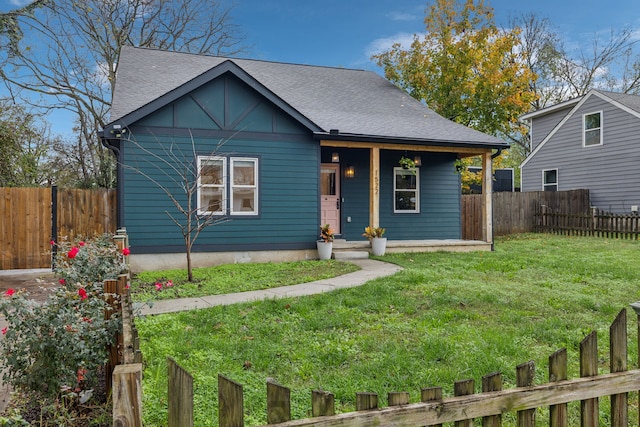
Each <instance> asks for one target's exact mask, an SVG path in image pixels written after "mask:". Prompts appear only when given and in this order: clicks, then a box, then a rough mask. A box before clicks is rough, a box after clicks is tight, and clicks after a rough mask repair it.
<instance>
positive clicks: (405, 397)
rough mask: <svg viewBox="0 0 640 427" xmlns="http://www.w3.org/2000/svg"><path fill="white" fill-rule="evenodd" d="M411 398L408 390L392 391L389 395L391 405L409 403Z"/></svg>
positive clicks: (388, 399)
mask: <svg viewBox="0 0 640 427" xmlns="http://www.w3.org/2000/svg"><path fill="white" fill-rule="evenodd" d="M409 398H410V396H409V393H407V392H406V391H401V392H391V393H389V394H388V395H387V401H388V402H389V406H399V405H408V404H409Z"/></svg>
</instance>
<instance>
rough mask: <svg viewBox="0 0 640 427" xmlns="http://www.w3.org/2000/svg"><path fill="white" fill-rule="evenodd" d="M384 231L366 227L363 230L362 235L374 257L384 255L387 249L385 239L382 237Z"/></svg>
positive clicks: (380, 228) (378, 228)
mask: <svg viewBox="0 0 640 427" xmlns="http://www.w3.org/2000/svg"><path fill="white" fill-rule="evenodd" d="M384 232H385V229H384V228H382V227H373V226H368V227H365V228H364V233H362V235H363V236H364V237H366V238H367V239H369V241H370V242H371V253H372V254H373V255H374V256H382V255H384V253H385V251H386V249H387V238H386V237H382V236H383V235H384Z"/></svg>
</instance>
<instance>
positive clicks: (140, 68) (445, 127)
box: [111, 46, 508, 148]
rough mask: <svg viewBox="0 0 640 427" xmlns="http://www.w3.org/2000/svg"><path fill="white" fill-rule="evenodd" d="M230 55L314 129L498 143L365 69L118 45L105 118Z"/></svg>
mask: <svg viewBox="0 0 640 427" xmlns="http://www.w3.org/2000/svg"><path fill="white" fill-rule="evenodd" d="M226 61H232V62H233V63H234V64H236V65H237V66H238V67H239V68H241V69H242V70H243V71H244V72H246V73H247V74H248V75H250V76H251V77H252V78H253V79H255V80H257V81H258V82H259V83H260V84H261V85H262V86H264V87H265V88H266V89H267V90H269V91H270V92H272V93H273V94H274V95H276V96H277V97H278V98H279V99H280V100H282V101H283V102H284V103H286V104H287V105H288V106H290V107H291V108H293V109H294V110H296V111H297V112H299V113H300V114H301V115H302V116H304V117H306V118H307V119H308V120H309V121H310V122H312V123H314V124H315V125H317V128H318V129H315V131H316V132H319V133H322V132H327V133H328V132H329V131H330V130H332V129H338V130H339V131H340V133H341V134H347V135H353V136H361V137H367V138H370V139H372V140H375V139H376V138H379V139H389V140H398V141H403V140H404V141H416V142H423V143H424V142H439V143H451V144H454V145H458V144H463V145H467V144H468V145H473V146H489V147H494V148H498V147H501V148H504V147H506V146H508V144H507V143H506V142H504V141H502V140H499V139H497V138H494V137H493V136H490V135H486V134H484V133H481V132H478V131H475V130H473V129H470V128H468V127H466V126H462V125H459V124H457V123H454V122H452V121H450V120H447V119H445V118H443V117H441V116H439V115H438V114H436V113H435V112H433V111H432V110H431V109H429V108H427V107H426V106H424V105H423V104H421V103H420V102H418V101H416V100H415V99H413V98H411V97H410V96H409V95H408V94H407V93H406V92H404V91H402V90H400V89H398V88H397V87H395V86H394V85H393V84H391V83H390V82H388V81H387V80H385V79H384V78H382V77H381V76H379V75H378V74H376V73H374V72H371V71H363V70H354V69H344V68H331V67H319V66H309V65H297V64H286V63H279V62H267V61H257V60H247V59H230V58H222V57H214V56H204V55H195V54H187V53H178V52H167V51H160V50H153V49H142V48H134V47H128V46H126V47H123V49H122V52H121V54H120V61H119V63H118V70H117V81H116V86H115V90H114V94H113V102H112V107H111V122H112V123H114V122H117V121H119V120H124V121H125V122H126V118H127V116H128V115H130V114H132V113H135V112H136V111H138V110H140V109H141V108H143V107H144V106H145V105H148V104H149V103H150V102H152V101H155V100H157V99H158V98H161V97H163V96H165V95H167V94H169V93H170V92H171V91H173V90H175V89H178V88H180V87H181V86H183V85H185V84H186V83H188V82H190V81H192V80H193V79H195V78H196V77H198V76H200V75H202V74H203V73H206V72H208V71H210V70H212V69H214V68H215V67H217V66H219V65H221V64H223V63H224V62H226Z"/></svg>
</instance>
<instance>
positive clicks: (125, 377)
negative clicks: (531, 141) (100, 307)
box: [104, 230, 142, 427]
mask: <svg viewBox="0 0 640 427" xmlns="http://www.w3.org/2000/svg"><path fill="white" fill-rule="evenodd" d="M114 241H115V243H116V245H117V246H118V250H119V251H122V249H124V248H126V247H129V238H128V236H127V234H126V231H125V230H117V231H116V234H115V236H114ZM130 284H131V274H130V272H128V271H127V272H125V273H123V274H121V275H119V276H118V278H117V279H116V280H105V281H104V291H105V294H106V295H108V297H107V298H108V299H107V302H108V303H109V305H110V306H111V310H109V311H106V312H105V316H106V317H107V316H112V315H114V314H115V313H118V314H119V315H120V317H121V318H122V327H121V329H120V330H119V331H118V334H117V336H116V338H115V340H114V343H113V344H112V345H111V346H110V348H109V349H108V361H107V363H106V364H105V375H106V378H105V379H106V387H107V394H109V393H110V392H111V397H112V400H113V425H114V426H138V427H142V352H141V351H140V338H139V337H138V330H137V328H136V326H135V321H134V320H135V314H134V310H133V302H132V300H131V293H130V291H129V285H130Z"/></svg>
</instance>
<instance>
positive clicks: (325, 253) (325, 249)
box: [316, 224, 334, 260]
mask: <svg viewBox="0 0 640 427" xmlns="http://www.w3.org/2000/svg"><path fill="white" fill-rule="evenodd" d="M333 238H334V232H333V229H332V228H331V226H330V225H329V224H325V225H322V226H320V240H318V241H317V243H316V244H317V246H318V258H320V259H321V260H326V259H331V251H332V250H333Z"/></svg>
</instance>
